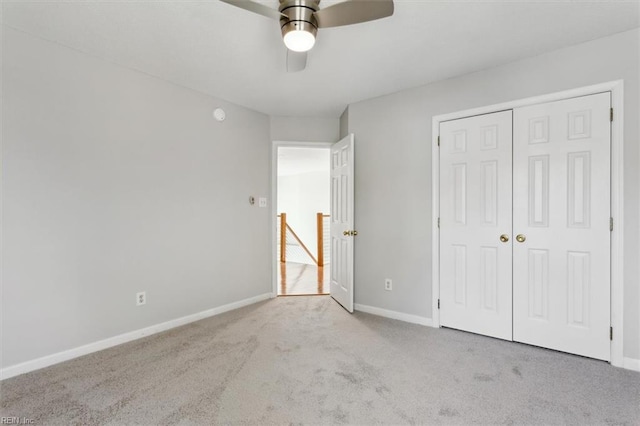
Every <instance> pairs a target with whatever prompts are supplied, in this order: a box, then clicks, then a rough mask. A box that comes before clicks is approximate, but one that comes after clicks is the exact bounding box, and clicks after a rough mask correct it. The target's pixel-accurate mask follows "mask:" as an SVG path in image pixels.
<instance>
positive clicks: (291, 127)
mask: <svg viewBox="0 0 640 426" xmlns="http://www.w3.org/2000/svg"><path fill="white" fill-rule="evenodd" d="M270 122H271V140H272V141H280V142H289V141H291V142H337V141H338V139H339V138H340V119H338V118H319V117H278V116H272V117H271V118H270Z"/></svg>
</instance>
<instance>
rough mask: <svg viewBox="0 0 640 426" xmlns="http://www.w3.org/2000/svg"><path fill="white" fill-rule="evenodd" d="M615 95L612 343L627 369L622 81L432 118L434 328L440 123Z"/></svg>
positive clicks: (615, 361) (617, 361) (614, 359)
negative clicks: (605, 94)
mask: <svg viewBox="0 0 640 426" xmlns="http://www.w3.org/2000/svg"><path fill="white" fill-rule="evenodd" d="M602 92H611V106H612V108H613V111H614V112H615V116H614V119H613V122H612V123H611V217H612V218H613V224H614V226H613V231H612V232H611V327H613V339H612V340H611V364H612V365H614V366H616V367H624V356H623V349H624V347H623V343H624V342H623V336H624V333H623V318H624V311H623V310H624V296H623V294H624V280H623V278H624V275H623V271H624V263H623V259H624V257H623V256H624V215H623V212H624V199H623V194H624V179H623V177H624V169H623V164H624V163H623V158H624V152H623V147H624V143H623V142H624V132H623V130H624V120H623V119H624V111H623V104H624V99H623V93H624V83H623V81H622V80H616V81H610V82H606V83H601V84H596V85H593V86H586V87H580V88H576V89H571V90H565V91H562V92H556V93H551V94H546V95H540V96H534V97H531V98H526V99H520V100H515V101H511V102H505V103H501V104H494V105H488V106H485V107H480V108H474V109H469V110H464V111H458V112H454V113H450V114H443V115H437V116H434V117H433V118H432V122H431V129H432V144H431V147H432V148H431V166H432V167H431V169H432V174H431V180H432V192H431V193H432V200H431V201H432V206H433V209H432V219H433V220H432V232H433V234H432V235H433V240H432V265H431V267H432V324H431V325H432V326H433V327H435V328H440V312H439V307H438V306H439V299H440V229H439V228H438V219H439V216H440V180H439V176H440V170H439V167H440V151H439V146H438V136H439V129H440V123H441V122H443V121H449V120H456V119H459V118H465V117H470V116H474V115H480V114H488V113H492V112H497V111H504V110H508V109H513V108H519V107H523V106H529V105H535V104H542V103H547V102H554V101H559V100H563V99H568V98H575V97H578V96H586V95H593V94H596V93H602Z"/></svg>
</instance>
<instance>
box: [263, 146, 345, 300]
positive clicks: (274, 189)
mask: <svg viewBox="0 0 640 426" xmlns="http://www.w3.org/2000/svg"><path fill="white" fill-rule="evenodd" d="M334 143H335V142H291V141H272V142H271V203H270V209H271V214H270V218H271V226H270V228H271V298H272V299H273V298H274V297H277V296H278V270H277V269H276V267H275V265H276V262H277V260H278V253H277V250H276V245H277V238H278V236H277V235H276V229H277V225H276V221H277V219H278V148H282V147H287V148H327V149H329V148H331V146H332V145H333V144H334Z"/></svg>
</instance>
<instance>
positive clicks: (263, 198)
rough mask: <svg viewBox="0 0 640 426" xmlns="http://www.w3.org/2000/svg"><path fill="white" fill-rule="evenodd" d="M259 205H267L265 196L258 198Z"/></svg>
mask: <svg viewBox="0 0 640 426" xmlns="http://www.w3.org/2000/svg"><path fill="white" fill-rule="evenodd" d="M258 206H259V207H267V199H266V198H265V197H260V198H258Z"/></svg>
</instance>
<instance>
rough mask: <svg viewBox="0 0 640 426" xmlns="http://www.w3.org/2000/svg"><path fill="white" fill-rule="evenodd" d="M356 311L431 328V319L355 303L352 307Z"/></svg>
mask: <svg viewBox="0 0 640 426" xmlns="http://www.w3.org/2000/svg"><path fill="white" fill-rule="evenodd" d="M354 308H355V310H356V311H360V312H365V313H367V314H372V315H378V316H381V317H385V318H391V319H395V320H399V321H404V322H410V323H412V324H419V325H425V326H427V327H432V321H431V318H425V317H421V316H418V315H411V314H405V313H403V312H397V311H389V310H387V309H382V308H376V307H374V306H367V305H360V304H358V303H356V304H355V305H354Z"/></svg>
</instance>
